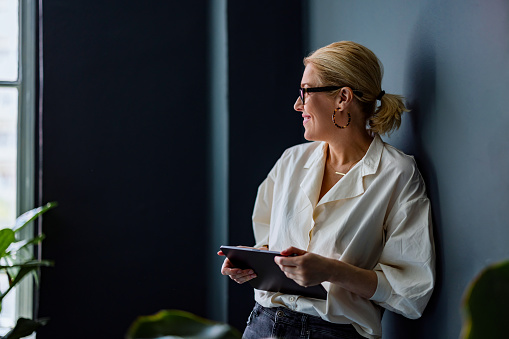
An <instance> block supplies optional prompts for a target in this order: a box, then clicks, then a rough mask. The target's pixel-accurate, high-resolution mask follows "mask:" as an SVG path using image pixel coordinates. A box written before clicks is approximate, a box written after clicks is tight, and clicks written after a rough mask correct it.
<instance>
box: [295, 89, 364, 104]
mask: <svg viewBox="0 0 509 339" xmlns="http://www.w3.org/2000/svg"><path fill="white" fill-rule="evenodd" d="M343 87H348V86H325V87H306V88H302V87H301V88H299V98H300V100H301V101H302V104H303V105H305V104H306V101H305V98H304V95H305V94H306V93H311V92H330V91H334V90H337V89H340V88H343ZM352 92H353V93H354V94H355V95H357V96H358V97H362V95H363V93H362V92H361V91H358V90H356V89H352Z"/></svg>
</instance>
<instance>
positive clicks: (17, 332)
mask: <svg viewBox="0 0 509 339" xmlns="http://www.w3.org/2000/svg"><path fill="white" fill-rule="evenodd" d="M48 320H49V319H46V318H45V319H38V320H32V319H26V318H19V319H18V321H17V322H16V326H14V328H13V329H12V330H11V331H10V332H9V333H7V334H6V335H5V336H3V337H2V339H19V338H23V337H26V336H29V335H30V334H32V333H34V332H35V331H37V329H38V328H39V327H41V326H44V325H46V323H47V322H48Z"/></svg>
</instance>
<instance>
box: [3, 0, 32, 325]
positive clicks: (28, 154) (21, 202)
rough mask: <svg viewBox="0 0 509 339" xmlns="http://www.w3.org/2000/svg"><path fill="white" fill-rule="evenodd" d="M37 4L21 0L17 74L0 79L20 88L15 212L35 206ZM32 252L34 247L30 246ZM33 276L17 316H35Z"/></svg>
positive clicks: (23, 286) (19, 295)
mask: <svg viewBox="0 0 509 339" xmlns="http://www.w3.org/2000/svg"><path fill="white" fill-rule="evenodd" d="M36 13H37V6H36V2H35V1H33V0H18V25H19V26H18V28H19V29H18V78H17V80H16V81H0V87H9V88H16V89H17V90H18V119H17V120H18V123H17V143H16V144H17V150H16V211H15V212H16V215H20V214H21V213H23V212H25V211H28V210H30V209H32V208H34V207H35V206H34V205H35V183H36V180H35V168H36V164H35V159H36V158H35V151H36V144H35V142H36V139H35V135H36V130H35V123H36V105H35V104H36V103H35V101H36V98H37V93H36V85H35V84H36V53H37V45H36V44H37V36H36V34H37V16H36ZM33 235H34V225H33V223H32V224H30V225H28V226H27V227H26V228H25V229H23V230H21V231H20V237H21V238H29V237H33ZM31 252H32V254H33V248H32V249H31ZM33 300H34V288H33V279H23V280H22V281H21V283H20V284H19V285H18V286H16V309H15V312H14V314H15V318H16V319H17V318H19V317H25V318H30V319H31V318H33V314H34V302H33Z"/></svg>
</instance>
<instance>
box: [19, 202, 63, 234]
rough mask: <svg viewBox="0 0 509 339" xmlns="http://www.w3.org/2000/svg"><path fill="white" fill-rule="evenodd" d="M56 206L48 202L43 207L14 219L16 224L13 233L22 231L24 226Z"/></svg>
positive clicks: (54, 203)
mask: <svg viewBox="0 0 509 339" xmlns="http://www.w3.org/2000/svg"><path fill="white" fill-rule="evenodd" d="M57 206H58V204H57V203H56V202H49V203H47V204H46V205H44V206H41V207H37V208H34V209H32V210H30V211H27V212H25V213H23V214H22V215H20V216H19V217H18V218H17V219H16V224H15V225H14V228H13V229H14V231H15V232H18V231H19V230H21V229H23V227H25V226H26V225H28V224H29V223H30V222H31V221H33V220H34V219H36V218H37V217H38V216H39V215H41V214H43V213H45V212H47V211H48V210H50V209H52V208H54V207H57Z"/></svg>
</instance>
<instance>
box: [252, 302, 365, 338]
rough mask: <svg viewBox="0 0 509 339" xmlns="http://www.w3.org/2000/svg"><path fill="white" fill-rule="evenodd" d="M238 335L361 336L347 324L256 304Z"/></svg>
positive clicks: (288, 336) (276, 336)
mask: <svg viewBox="0 0 509 339" xmlns="http://www.w3.org/2000/svg"><path fill="white" fill-rule="evenodd" d="M242 338H243V339H260V338H278V339H282V338H292V339H293V338H320V339H327V338H331V339H332V338H334V339H358V338H364V337H362V336H361V335H360V334H359V333H357V331H356V330H355V328H354V327H353V326H352V325H350V324H334V323H330V322H328V321H325V320H323V319H322V318H320V317H315V316H312V315H308V314H304V313H299V312H295V311H291V310H289V309H288V308H286V307H277V308H265V307H263V306H261V305H260V304H258V303H256V305H255V307H254V308H253V311H252V312H251V315H250V316H249V319H248V321H247V327H246V329H245V331H244V335H243V336H242Z"/></svg>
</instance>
